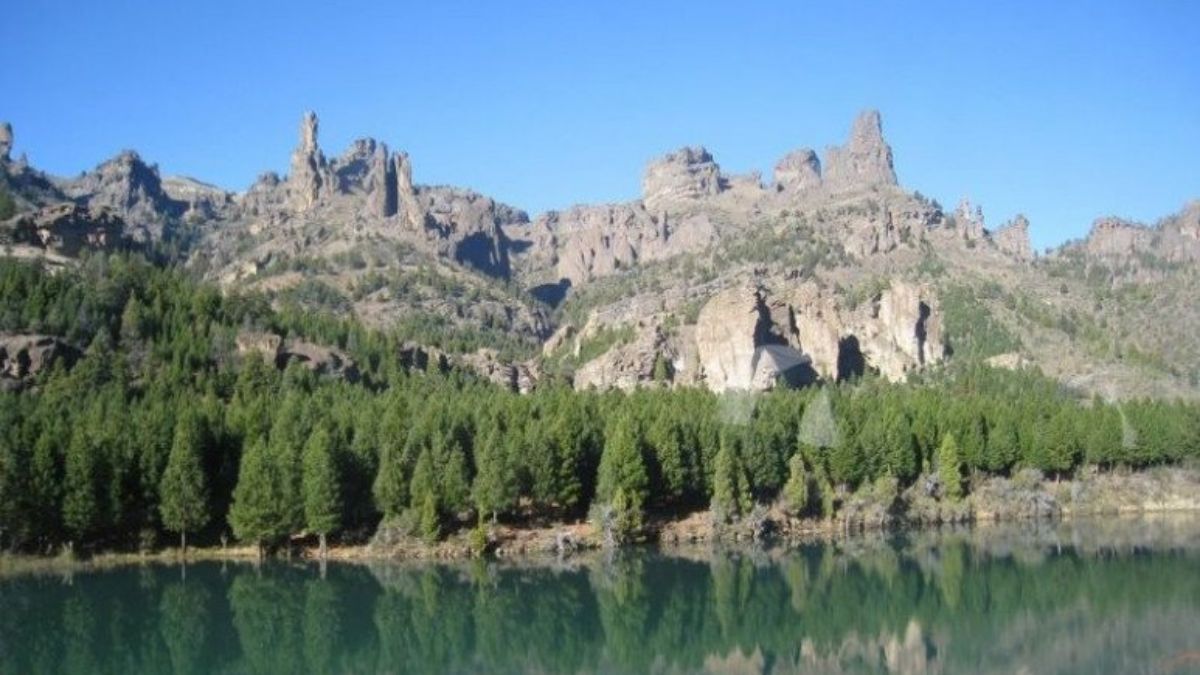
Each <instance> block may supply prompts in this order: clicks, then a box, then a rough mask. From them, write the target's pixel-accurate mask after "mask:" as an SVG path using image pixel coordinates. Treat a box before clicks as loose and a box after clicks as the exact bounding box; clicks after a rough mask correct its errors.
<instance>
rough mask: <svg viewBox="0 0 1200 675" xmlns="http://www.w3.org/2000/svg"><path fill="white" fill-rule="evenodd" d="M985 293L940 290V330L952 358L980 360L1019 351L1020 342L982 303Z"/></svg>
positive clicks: (959, 288) (965, 289)
mask: <svg viewBox="0 0 1200 675" xmlns="http://www.w3.org/2000/svg"><path fill="white" fill-rule="evenodd" d="M988 297H989V296H988V293H987V292H986V291H981V290H980V289H973V288H970V287H968V286H950V287H949V288H946V289H944V290H942V292H941V293H940V299H941V303H942V317H943V318H942V326H943V332H944V334H945V336H946V341H947V342H948V343H949V344H950V347H951V348H952V349H953V350H954V356H955V358H961V359H966V360H982V359H986V358H988V357H989V356H996V355H998V354H1006V353H1009V352H1016V351H1020V349H1021V340H1020V339H1019V338H1018V337H1017V336H1016V335H1015V334H1014V333H1013V332H1012V331H1010V330H1009V329H1008V328H1007V327H1006V326H1005V325H1004V324H1003V323H1001V322H1000V321H998V320H997V319H996V318H995V317H994V316H993V314H992V310H990V309H989V308H988V306H987V305H986V304H985V303H984V300H985V299H987V298H988Z"/></svg>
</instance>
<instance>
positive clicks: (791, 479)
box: [783, 452, 808, 516]
mask: <svg viewBox="0 0 1200 675" xmlns="http://www.w3.org/2000/svg"><path fill="white" fill-rule="evenodd" d="M783 501H784V505H785V506H786V507H787V509H788V512H789V513H791V514H792V515H797V516H798V515H801V514H803V513H804V511H805V510H806V509H807V508H808V471H807V469H805V468H804V455H803V454H802V453H800V452H797V453H796V454H794V455H792V458H791V459H789V460H788V480H787V482H786V483H784V485H783Z"/></svg>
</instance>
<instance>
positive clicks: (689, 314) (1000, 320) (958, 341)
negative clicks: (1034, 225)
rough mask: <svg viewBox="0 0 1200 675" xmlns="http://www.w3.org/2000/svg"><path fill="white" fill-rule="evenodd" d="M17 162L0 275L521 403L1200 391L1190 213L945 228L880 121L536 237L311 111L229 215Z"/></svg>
mask: <svg viewBox="0 0 1200 675" xmlns="http://www.w3.org/2000/svg"><path fill="white" fill-rule="evenodd" d="M13 147H14V135H13V131H12V129H11V127H9V126H7V125H3V126H0V187H3V189H5V190H6V191H7V192H8V193H10V194H11V195H13V196H14V201H15V203H16V205H17V207H18V209H19V210H20V211H21V212H22V213H20V214H19V215H18V216H16V217H14V218H13V219H11V220H10V221H9V222H7V223H5V224H4V226H3V228H0V241H3V242H4V243H5V245H6V246H7V247H8V250H9V252H13V253H17V254H25V255H30V254H31V253H30V251H32V252H33V253H32V254H38V253H37V252H38V251H41V252H42V253H41V255H50V254H51V253H54V254H58V255H65V256H72V255H76V254H77V253H78V252H79V251H80V250H82V249H83V248H85V247H91V248H108V247H112V246H113V245H116V244H117V243H119V242H121V241H128V240H132V241H142V242H147V243H150V244H153V245H161V246H162V247H163V248H165V250H168V251H171V252H173V253H174V254H175V255H177V256H179V261H180V262H181V263H182V264H186V265H187V266H188V267H189V268H191V269H192V270H194V271H195V273H196V274H198V275H200V276H203V277H205V278H208V279H210V280H213V281H215V282H217V283H219V284H221V285H222V286H224V287H226V288H229V289H235V288H244V289H254V290H258V291H262V292H265V293H267V294H268V295H269V296H270V297H272V298H273V299H274V300H275V301H276V302H277V303H293V304H296V305H298V306H300V307H310V308H315V307H320V308H323V309H327V310H332V311H335V312H354V313H355V314H357V315H358V316H359V317H361V318H362V319H364V320H365V321H367V322H368V323H371V324H373V325H377V326H388V327H393V328H396V329H397V330H401V331H406V332H407V333H408V334H409V335H411V337H412V338H413V341H414V344H415V345H417V347H416V348H418V349H421V350H430V351H432V352H434V353H439V354H441V353H443V352H450V353H460V354H463V355H464V358H463V360H462V363H463V364H468V365H469V364H475V366H474V367H475V368H476V370H479V371H480V372H483V373H485V374H486V375H488V376H489V377H492V378H494V379H497V380H498V381H505V382H508V383H516V382H518V381H519V382H520V383H521V384H520V386H521V387H528V386H530V385H531V383H532V381H533V380H535V379H536V377H537V373H539V372H540V371H541V370H542V366H545V368H546V370H549V371H550V372H554V373H558V374H561V375H568V376H571V377H573V379H574V382H575V384H576V386H578V387H588V386H597V387H610V386H617V387H626V388H627V387H633V386H643V385H645V386H649V385H656V384H657V385H669V384H688V385H691V384H703V385H705V386H709V387H712V388H714V389H718V390H737V389H761V388H766V387H770V386H775V385H776V384H777V383H778V382H780V381H788V382H793V383H800V384H802V383H806V382H811V381H815V380H838V379H845V378H847V377H852V376H855V375H858V374H862V373H867V372H875V373H878V374H879V375H881V376H883V377H886V378H888V379H892V380H898V379H903V378H905V377H907V376H908V375H909V374H911V373H912V372H914V371H917V370H920V369H923V368H926V367H928V366H931V365H934V364H937V363H940V362H942V361H944V360H949V361H952V362H953V361H958V360H973V359H989V360H991V361H992V362H994V363H999V364H1008V365H1010V366H1011V365H1016V364H1032V365H1035V366H1038V367H1041V368H1042V369H1043V370H1045V371H1046V372H1048V373H1049V374H1051V375H1053V376H1055V377H1058V378H1060V379H1062V380H1063V381H1064V382H1067V383H1069V384H1071V385H1074V386H1078V387H1080V388H1081V389H1083V390H1084V391H1088V392H1093V393H1100V394H1103V395H1105V396H1139V395H1160V396H1193V395H1195V394H1196V392H1197V390H1198V388H1200V346H1197V345H1196V344H1195V343H1196V341H1195V340H1194V339H1192V336H1194V335H1195V331H1196V329H1197V328H1200V325H1198V323H1200V317H1198V315H1200V312H1197V311H1196V305H1195V302H1194V300H1193V299H1192V298H1191V294H1190V292H1189V289H1191V288H1194V282H1195V263H1196V261H1197V260H1198V259H1200V202H1194V203H1192V204H1189V205H1188V206H1187V207H1185V208H1184V210H1182V211H1181V212H1180V213H1179V214H1177V215H1174V216H1171V217H1168V218H1165V219H1163V220H1162V221H1161V222H1159V223H1157V224H1155V225H1153V226H1145V225H1140V224H1135V223H1128V222H1125V221H1119V220H1114V219H1101V220H1098V221H1097V222H1096V224H1095V226H1094V228H1093V231H1092V233H1091V234H1090V235H1089V236H1088V237H1087V238H1086V239H1085V240H1083V241H1079V242H1069V243H1068V244H1066V245H1064V246H1063V247H1062V248H1060V249H1059V250H1057V251H1054V252H1052V253H1050V254H1048V255H1045V256H1041V257H1039V256H1037V255H1036V254H1035V252H1034V251H1033V249H1032V246H1031V245H1030V242H1029V234H1028V233H1029V228H1030V226H1031V225H1030V223H1029V221H1028V220H1027V219H1026V218H1025V217H1024V216H1020V215H1018V216H1016V217H1014V218H1013V219H1012V220H1010V221H1009V222H1007V223H1005V224H1004V225H1003V226H1001V227H999V228H997V229H995V230H989V228H988V227H987V225H986V222H985V220H984V215H983V210H982V209H981V208H980V207H978V206H976V205H972V204H970V202H968V201H966V200H963V202H961V203H960V204H959V206H958V208H957V209H955V210H954V212H952V213H946V212H944V211H943V209H942V207H941V206H940V205H939V204H938V203H937V202H936V201H932V200H929V199H927V198H925V197H923V196H921V195H920V193H912V192H908V191H907V190H905V189H904V188H902V187H901V186H900V184H899V181H898V178H897V173H896V168H895V164H894V154H893V151H892V148H891V147H890V146H889V145H888V143H887V142H886V140H885V138H884V134H883V124H882V120H881V117H880V115H879V114H878V113H877V112H875V111H867V112H864V113H863V114H861V115H860V116H859V117H858V118H857V119H856V120H855V121H854V122H853V124H852V125H851V129H850V133H849V136H848V138H847V139H846V142H845V143H844V144H842V145H840V146H834V147H830V148H828V149H827V150H826V151H825V153H824V156H823V158H822V157H820V156H818V153H817V152H816V151H814V150H812V149H810V148H800V149H796V150H792V151H790V152H787V153H785V154H784V155H783V157H781V159H780V160H778V162H777V163H776V164H775V166H774V170H773V173H772V176H771V180H770V182H765V181H764V180H763V179H762V177H761V176H760V175H759V174H757V173H754V174H749V175H741V176H738V175H728V174H726V173H725V172H723V171H722V169H721V166H720V164H719V163H718V161H717V159H716V158H715V157H714V155H713V153H711V152H710V151H709V150H707V149H705V148H703V147H688V148H681V149H679V150H677V151H674V152H671V153H668V154H667V155H665V156H663V157H661V158H659V159H656V160H654V161H652V162H651V163H649V165H648V166H647V169H646V171H645V173H644V175H643V179H642V194H641V196H640V197H639V198H638V199H635V200H633V201H629V202H624V203H616V204H598V205H579V206H575V207H572V208H569V209H565V210H562V211H552V212H548V213H544V214H540V215H537V216H535V217H533V218H530V217H529V216H528V215H527V214H526V213H525V212H524V211H521V210H520V209H517V208H514V207H512V206H508V205H506V204H503V203H500V202H498V201H496V200H494V199H492V198H489V197H487V196H484V195H480V194H478V193H475V192H472V191H470V190H464V189H460V188H453V187H446V186H429V185H420V184H417V183H415V182H414V181H413V166H412V161H411V160H410V159H409V157H408V155H407V154H406V153H404V152H401V151H393V150H390V149H389V148H388V146H387V145H386V144H385V143H383V142H381V141H378V140H376V139H370V138H366V139H360V140H357V141H355V142H353V143H352V144H351V145H350V147H349V148H347V149H346V150H345V151H344V152H342V153H341V154H340V155H338V156H336V157H332V158H329V157H326V155H325V153H324V151H323V150H322V149H321V146H320V143H319V123H318V120H317V117H316V116H315V115H314V114H312V113H308V114H306V115H305V116H304V117H303V119H302V121H301V125H300V131H299V138H298V141H297V145H296V148H295V150H294V152H293V153H292V156H291V160H290V169H289V173H288V175H287V176H279V175H276V174H273V173H266V174H263V175H262V176H261V177H260V178H259V179H258V180H257V181H256V182H255V183H254V184H253V185H251V186H250V187H249V188H248V189H247V190H245V191H244V192H241V193H230V192H226V191H224V190H222V189H220V188H217V187H215V186H212V185H209V184H206V183H203V182H201V181H198V180H195V179H191V178H181V177H162V176H161V175H160V172H159V169H158V168H157V167H156V166H154V165H152V164H147V163H146V162H144V161H143V160H142V159H141V158H140V157H139V156H138V155H137V154H136V153H134V152H128V151H127V152H123V153H121V154H119V155H118V156H117V157H115V158H113V159H111V160H108V161H106V162H104V163H102V164H100V165H99V166H97V167H96V169H94V170H92V171H90V172H85V173H84V174H83V175H81V176H79V177H77V178H74V179H60V178H56V177H52V176H48V175H46V174H43V173H41V172H39V171H37V170H36V169H34V168H32V167H30V165H29V163H28V162H27V161H26V160H24V159H23V158H21V159H17V160H13V159H12V149H13ZM1148 327H1149V329H1147V328H1148ZM539 352H540V353H541V355H540V356H538V354H539ZM512 386H518V385H516V384H512Z"/></svg>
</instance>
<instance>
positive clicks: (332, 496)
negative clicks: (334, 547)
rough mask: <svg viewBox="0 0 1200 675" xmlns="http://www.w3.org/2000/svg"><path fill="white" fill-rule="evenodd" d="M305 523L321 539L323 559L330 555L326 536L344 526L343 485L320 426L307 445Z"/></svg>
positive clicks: (328, 443)
mask: <svg viewBox="0 0 1200 675" xmlns="http://www.w3.org/2000/svg"><path fill="white" fill-rule="evenodd" d="M303 484H304V522H305V525H306V526H307V527H308V529H309V531H311V532H316V533H317V537H318V538H319V539H320V546H321V549H320V551H321V558H322V559H324V558H326V557H327V556H328V547H327V545H326V538H327V537H328V536H329V535H330V534H331V533H333V532H335V531H336V530H337V529H338V528H339V527H341V525H342V497H341V485H340V481H339V478H338V466H337V458H336V456H335V455H334V451H333V444H332V441H331V439H330V435H329V432H328V431H326V430H325V428H324V427H320V428H318V429H317V430H316V431H315V432H313V435H312V436H311V437H309V439H308V443H306V444H305V446H304V475H303Z"/></svg>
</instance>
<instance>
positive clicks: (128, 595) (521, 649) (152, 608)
mask: <svg viewBox="0 0 1200 675" xmlns="http://www.w3.org/2000/svg"><path fill="white" fill-rule="evenodd" d="M1198 561H1200V523H1198V522H1197V521H1196V520H1195V519H1180V518H1176V519H1156V520H1149V521H1148V520H1139V521H1136V522H1129V521H1111V520H1109V521H1097V522H1089V523H1084V524H1075V525H1060V526H1056V527H1046V526H1043V527H1040V528H1031V527H1029V526H1023V527H1019V528H1016V527H1014V528H995V527H993V528H978V529H958V530H947V531H943V532H922V533H919V534H913V535H910V536H906V537H899V538H897V537H891V538H884V537H875V538H860V539H855V540H853V541H852V542H848V543H845V544H841V545H836V546H812V547H806V548H803V549H800V550H793V551H775V550H771V551H764V550H757V551H752V552H730V553H714V552H712V551H711V550H707V549H696V550H690V551H689V550H683V551H678V552H676V555H672V556H663V555H640V556H622V557H618V558H616V559H612V560H605V559H602V558H596V559H588V560H582V561H577V562H575V563H571V564H560V565H557V566H550V567H547V566H533V565H528V566H522V565H506V566H497V565H494V564H493V565H483V564H463V565H459V566H410V565H375V566H371V567H363V566H354V565H331V566H330V567H329V568H328V571H327V574H325V575H324V577H323V578H322V575H321V574H320V573H319V571H318V570H317V568H316V567H308V566H303V565H283V564H275V565H267V566H264V567H261V568H258V567H254V566H249V565H221V564H196V565H192V566H190V567H189V568H188V570H187V574H186V576H183V575H181V574H180V570H179V569H178V568H170V567H153V566H149V567H142V568H124V569H118V570H113V571H108V572H102V573H88V574H76V575H75V576H74V577H73V578H71V579H70V580H69V581H68V580H64V579H63V578H61V577H51V576H29V577H19V578H12V579H7V580H4V581H0V608H2V611H0V673H4V674H7V673H14V674H15V673H131V672H148V673H160V672H161V673H210V672H217V673H302V672H316V673H375V672H381V673H382V672H386V673H392V672H398V673H404V672H420V673H428V672H455V673H460V672H489V673H494V672H501V673H503V672H564V673H571V672H602V673H603V672H621V673H624V672H638V673H643V672H649V673H682V672H714V673H716V672H721V673H763V672H770V673H942V672H945V673H952V672H981V673H986V672H1006V673H1011V672H1030V673H1043V672H1089V673H1091V672H1111V673H1138V672H1172V671H1173V672H1195V670H1196V668H1197V667H1198V666H1200V661H1197V660H1196V659H1195V658H1193V655H1195V654H1197V653H1200V652H1197V650H1200V631H1197V630H1196V628H1195V627H1196V626H1200V574H1197V562H1198Z"/></svg>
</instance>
